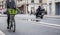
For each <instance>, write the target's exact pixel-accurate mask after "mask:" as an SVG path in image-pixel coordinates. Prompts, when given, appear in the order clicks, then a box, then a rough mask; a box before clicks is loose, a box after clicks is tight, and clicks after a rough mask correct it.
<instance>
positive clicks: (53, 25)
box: [31, 22, 60, 29]
mask: <svg viewBox="0 0 60 35" xmlns="http://www.w3.org/2000/svg"><path fill="white" fill-rule="evenodd" d="M31 24H36V25H41V26H46V27H51V28H56V29H60V25H58V24H53V23H46V22H35V23H31Z"/></svg>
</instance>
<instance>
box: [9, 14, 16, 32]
mask: <svg viewBox="0 0 60 35" xmlns="http://www.w3.org/2000/svg"><path fill="white" fill-rule="evenodd" d="M14 16H15V15H10V20H9V29H10V30H12V31H13V32H15V30H16V29H15V28H16V25H15V19H14Z"/></svg>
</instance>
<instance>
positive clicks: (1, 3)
mask: <svg viewBox="0 0 60 35" xmlns="http://www.w3.org/2000/svg"><path fill="white" fill-rule="evenodd" d="M5 1H6V0H0V14H3V13H4V12H5V11H6V6H5V5H6V4H5Z"/></svg>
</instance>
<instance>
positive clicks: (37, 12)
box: [36, 6, 42, 15]
mask: <svg viewBox="0 0 60 35" xmlns="http://www.w3.org/2000/svg"><path fill="white" fill-rule="evenodd" d="M41 13H42V12H41V6H39V7H38V9H37V10H36V15H39V14H40V15H41Z"/></svg>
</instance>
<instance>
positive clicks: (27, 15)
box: [0, 14, 60, 19]
mask: <svg viewBox="0 0 60 35" xmlns="http://www.w3.org/2000/svg"><path fill="white" fill-rule="evenodd" d="M0 17H7V15H5V14H0ZM16 17H25V18H32V17H33V18H35V15H29V14H17V15H16ZM44 17H46V18H56V19H60V15H59V16H58V15H56V16H48V15H44Z"/></svg>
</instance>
